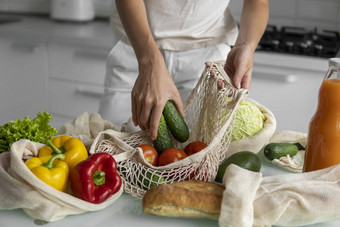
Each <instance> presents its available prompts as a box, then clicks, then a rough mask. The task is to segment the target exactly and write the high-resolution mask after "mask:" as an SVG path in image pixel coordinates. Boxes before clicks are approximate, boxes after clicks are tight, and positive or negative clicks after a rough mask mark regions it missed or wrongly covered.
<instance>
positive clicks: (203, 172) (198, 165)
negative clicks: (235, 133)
mask: <svg viewBox="0 0 340 227" xmlns="http://www.w3.org/2000/svg"><path fill="white" fill-rule="evenodd" d="M223 63H224V62H223ZM223 63H222V62H215V63H213V64H212V65H211V67H205V69H204V71H203V73H202V75H201V78H200V80H199V82H198V83H197V85H196V87H195V89H194V90H193V91H192V93H191V95H190V96H189V98H188V100H187V102H186V103H185V116H186V118H185V121H186V123H187V125H188V127H189V129H190V137H189V140H188V141H187V142H185V143H183V144H181V143H178V142H177V141H175V140H173V143H174V146H175V147H176V148H178V149H184V147H185V146H186V145H187V144H188V143H189V142H191V141H195V140H200V141H203V142H205V143H207V144H208V146H207V147H206V148H205V149H203V150H201V151H200V152H198V153H196V154H194V155H191V156H189V157H188V158H185V159H182V160H180V161H177V162H174V163H171V164H169V165H167V166H161V167H154V166H151V165H150V164H149V163H147V162H146V161H145V160H144V157H143V154H142V150H141V149H139V148H135V147H136V146H137V145H139V144H144V143H146V144H152V141H151V140H150V138H149V132H148V131H139V132H135V133H124V132H117V131H114V130H106V131H103V132H101V133H100V134H99V135H98V137H97V138H96V139H95V140H94V142H93V144H92V146H91V149H90V153H96V152H107V153H110V154H111V155H113V157H114V158H115V159H116V160H117V162H118V170H119V173H120V175H121V176H122V178H123V181H124V190H125V191H126V192H128V193H130V194H132V195H134V196H137V197H142V196H143V195H144V193H145V192H146V190H148V189H149V188H151V187H153V186H155V185H158V184H162V183H172V182H175V181H183V180H188V179H199V180H205V181H213V180H214V179H215V176H216V174H217V171H218V167H219V164H220V163H221V162H222V161H223V160H224V158H225V157H226V156H227V155H228V152H229V150H228V147H229V145H230V141H231V130H232V128H233V125H234V122H235V112H236V108H237V106H238V104H239V103H240V102H241V101H242V100H243V99H244V98H246V95H247V91H246V90H244V89H239V90H238V89H235V88H234V87H233V86H232V85H231V83H230V79H229V77H228V76H227V75H226V74H225V72H224V69H223ZM210 70H215V72H216V73H215V74H216V76H215V77H210ZM218 79H222V80H224V82H225V84H226V87H225V88H224V89H222V90H218V89H217V83H216V82H217V80H218ZM230 99H231V101H230V102H229V101H228V102H226V100H230ZM226 110H227V111H226ZM267 112H268V113H269V111H267ZM270 116H272V114H271V115H270ZM273 119H275V118H268V120H270V122H271V125H272V126H271V130H270V132H269V133H267V134H266V135H265V138H264V139H263V141H261V143H259V144H260V145H259V146H261V145H262V144H263V143H264V142H265V141H267V140H268V139H269V138H270V136H271V134H272V128H273V127H274V128H275V120H273ZM252 142H254V141H253V140H250V141H249V142H248V143H252Z"/></svg>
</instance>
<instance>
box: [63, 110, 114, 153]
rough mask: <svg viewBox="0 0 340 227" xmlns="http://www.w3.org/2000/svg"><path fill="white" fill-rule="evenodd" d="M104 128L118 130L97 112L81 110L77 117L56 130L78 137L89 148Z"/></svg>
mask: <svg viewBox="0 0 340 227" xmlns="http://www.w3.org/2000/svg"><path fill="white" fill-rule="evenodd" d="M106 129H112V130H117V131H119V130H120V129H119V128H118V127H117V126H116V125H114V124H112V123H111V122H109V121H107V120H104V119H103V118H102V116H101V115H100V114H98V113H91V114H90V115H89V114H88V112H83V113H82V114H80V115H79V116H78V117H77V118H75V119H73V120H71V121H68V122H66V123H65V125H63V126H62V127H61V128H60V130H58V135H69V136H73V137H77V138H78V139H80V140H81V141H82V142H83V143H84V145H85V147H86V148H87V150H89V149H90V147H91V145H92V143H93V140H94V138H96V137H97V136H98V134H99V133H100V132H102V131H104V130H106Z"/></svg>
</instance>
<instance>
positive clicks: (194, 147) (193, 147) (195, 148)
mask: <svg viewBox="0 0 340 227" xmlns="http://www.w3.org/2000/svg"><path fill="white" fill-rule="evenodd" d="M207 146H208V145H207V144H205V143H203V142H202V141H193V142H191V143H189V144H188V145H186V146H185V148H184V152H185V153H186V154H187V155H188V156H189V155H192V154H195V153H197V152H199V151H200V150H203V149H204V148H206V147H207Z"/></svg>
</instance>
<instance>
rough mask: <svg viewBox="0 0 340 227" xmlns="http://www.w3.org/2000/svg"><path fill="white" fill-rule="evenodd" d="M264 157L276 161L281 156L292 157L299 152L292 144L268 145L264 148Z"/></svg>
mask: <svg viewBox="0 0 340 227" xmlns="http://www.w3.org/2000/svg"><path fill="white" fill-rule="evenodd" d="M263 151H264V155H265V156H266V157H267V158H268V159H269V160H273V159H278V158H280V157H282V156H286V155H290V156H294V155H296V153H297V152H298V151H299V149H298V146H297V145H296V144H292V143H269V144H267V145H266V146H265V147H264V150H263Z"/></svg>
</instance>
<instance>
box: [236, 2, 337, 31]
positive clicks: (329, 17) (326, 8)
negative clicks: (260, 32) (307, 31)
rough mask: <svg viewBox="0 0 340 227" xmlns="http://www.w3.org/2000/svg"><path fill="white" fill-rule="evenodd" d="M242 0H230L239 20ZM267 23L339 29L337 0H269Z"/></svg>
mask: <svg viewBox="0 0 340 227" xmlns="http://www.w3.org/2000/svg"><path fill="white" fill-rule="evenodd" d="M242 4H243V1H242V0H231V1H230V9H231V12H232V14H233V15H234V17H235V19H236V20H237V21H239V20H240V17H241V11H242ZM269 7H270V18H269V24H272V25H278V26H299V27H306V28H314V27H317V28H322V29H330V30H340V1H339V0H269Z"/></svg>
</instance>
